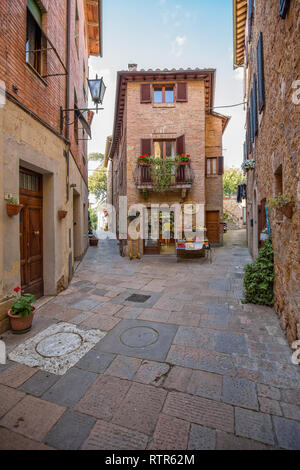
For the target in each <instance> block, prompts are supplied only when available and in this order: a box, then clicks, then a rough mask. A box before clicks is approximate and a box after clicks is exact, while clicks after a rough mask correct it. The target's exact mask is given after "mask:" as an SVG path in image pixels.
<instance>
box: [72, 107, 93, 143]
mask: <svg viewBox="0 0 300 470" xmlns="http://www.w3.org/2000/svg"><path fill="white" fill-rule="evenodd" d="M74 109H75V115H76V116H77V117H78V119H79V121H80V122H81V124H82V127H83V129H84V130H85V132H86V133H87V135H88V136H89V137H90V138H92V133H91V128H90V126H89V123H88V122H87V120H86V119H85V117H84V115H83V114H82V112H81V111H80V109H78V108H77V106H76V104H75V106H74Z"/></svg>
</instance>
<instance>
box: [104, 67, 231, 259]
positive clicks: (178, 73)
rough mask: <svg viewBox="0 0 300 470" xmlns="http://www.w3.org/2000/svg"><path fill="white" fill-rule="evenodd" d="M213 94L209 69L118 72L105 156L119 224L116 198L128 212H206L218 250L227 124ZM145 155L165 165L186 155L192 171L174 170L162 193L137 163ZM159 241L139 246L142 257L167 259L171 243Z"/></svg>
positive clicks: (145, 170) (135, 69)
mask: <svg viewBox="0 0 300 470" xmlns="http://www.w3.org/2000/svg"><path fill="white" fill-rule="evenodd" d="M214 87H215V70H213V69H209V70H200V69H196V70H191V69H189V70H183V69H181V70H170V71H169V70H156V71H153V70H149V71H143V70H141V71H138V70H137V68H136V67H133V68H132V67H131V68H130V69H129V71H124V72H119V73H118V78H117V93H116V110H115V123H114V135H113V138H112V141H111V146H110V149H109V151H108V155H107V157H108V159H107V162H109V177H108V179H109V188H111V191H110V193H109V194H108V201H109V202H111V203H112V204H113V205H114V207H115V209H116V212H117V223H118V216H119V209H118V205H119V196H127V206H128V208H129V207H130V206H132V205H134V204H143V205H144V206H146V207H147V208H150V207H151V204H164V203H165V204H168V205H169V206H171V205H172V204H174V203H181V204H183V203H185V204H187V203H190V202H193V203H197V204H199V205H202V207H203V212H204V213H203V220H205V219H206V224H207V225H208V227H209V228H208V237H209V239H210V241H211V242H212V243H214V244H221V243H222V241H223V230H222V222H223V187H222V175H223V167H224V162H223V157H222V136H223V133H224V130H225V128H226V126H227V124H228V121H229V118H227V117H226V116H222V115H220V114H217V113H214V112H213V111H212V108H213V103H214ZM143 154H148V155H153V156H156V157H158V158H162V159H164V161H166V160H165V159H166V157H171V158H175V155H176V154H179V155H180V154H189V155H190V164H188V165H187V166H186V167H185V168H184V169H181V168H180V169H178V170H177V171H175V170H174V175H173V177H172V178H173V179H172V184H171V186H170V187H168V188H167V189H166V190H165V191H163V192H159V191H157V190H156V189H155V185H154V183H153V179H152V175H150V174H149V169H147V168H146V169H145V168H144V167H142V166H140V165H138V164H137V158H138V157H139V155H143ZM147 172H148V174H147ZM149 228H150V226H149ZM159 238H160V240H155V241H152V240H145V241H144V242H142V241H140V247H139V249H140V252H141V253H145V254H151V253H161V252H165V250H164V248H165V245H168V243H166V244H165V243H164V240H162V235H161V234H160V236H159ZM171 239H172V236H171ZM171 250H172V249H171ZM174 250H175V247H174Z"/></svg>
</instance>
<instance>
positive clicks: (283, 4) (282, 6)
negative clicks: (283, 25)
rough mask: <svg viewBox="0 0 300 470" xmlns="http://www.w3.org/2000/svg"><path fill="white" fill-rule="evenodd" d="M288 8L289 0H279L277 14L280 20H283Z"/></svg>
mask: <svg viewBox="0 0 300 470" xmlns="http://www.w3.org/2000/svg"><path fill="white" fill-rule="evenodd" d="M289 6H290V0H279V14H280V16H281V18H283V19H284V18H285V17H286V15H287V13H288V11H289Z"/></svg>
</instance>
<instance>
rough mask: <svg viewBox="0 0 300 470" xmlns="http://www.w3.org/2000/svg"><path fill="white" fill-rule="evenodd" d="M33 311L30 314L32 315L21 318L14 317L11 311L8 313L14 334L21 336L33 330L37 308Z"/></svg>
mask: <svg viewBox="0 0 300 470" xmlns="http://www.w3.org/2000/svg"><path fill="white" fill-rule="evenodd" d="M32 307H33V305H32ZM33 309H34V310H33V312H32V313H30V315H28V316H27V317H19V316H17V315H12V314H11V311H10V310H9V311H8V313H7V315H8V316H9V319H10V326H11V329H12V330H13V333H15V334H18V335H21V334H23V333H27V332H28V331H30V330H31V325H32V321H33V317H34V314H35V312H36V308H35V307H33Z"/></svg>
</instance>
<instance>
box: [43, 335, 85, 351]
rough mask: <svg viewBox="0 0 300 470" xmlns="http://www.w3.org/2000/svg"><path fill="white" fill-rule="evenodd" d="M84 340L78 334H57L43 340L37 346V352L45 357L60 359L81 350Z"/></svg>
mask: <svg viewBox="0 0 300 470" xmlns="http://www.w3.org/2000/svg"><path fill="white" fill-rule="evenodd" d="M81 344H82V338H81V336H80V335H78V334H77V333H56V334H55V335H51V336H49V337H48V338H45V339H42V341H40V342H39V343H38V344H37V345H36V348H35V349H36V351H37V352H38V353H39V354H40V355H41V356H43V357H60V356H65V355H66V354H70V353H71V352H74V351H76V350H77V349H79V348H80V346H81Z"/></svg>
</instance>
